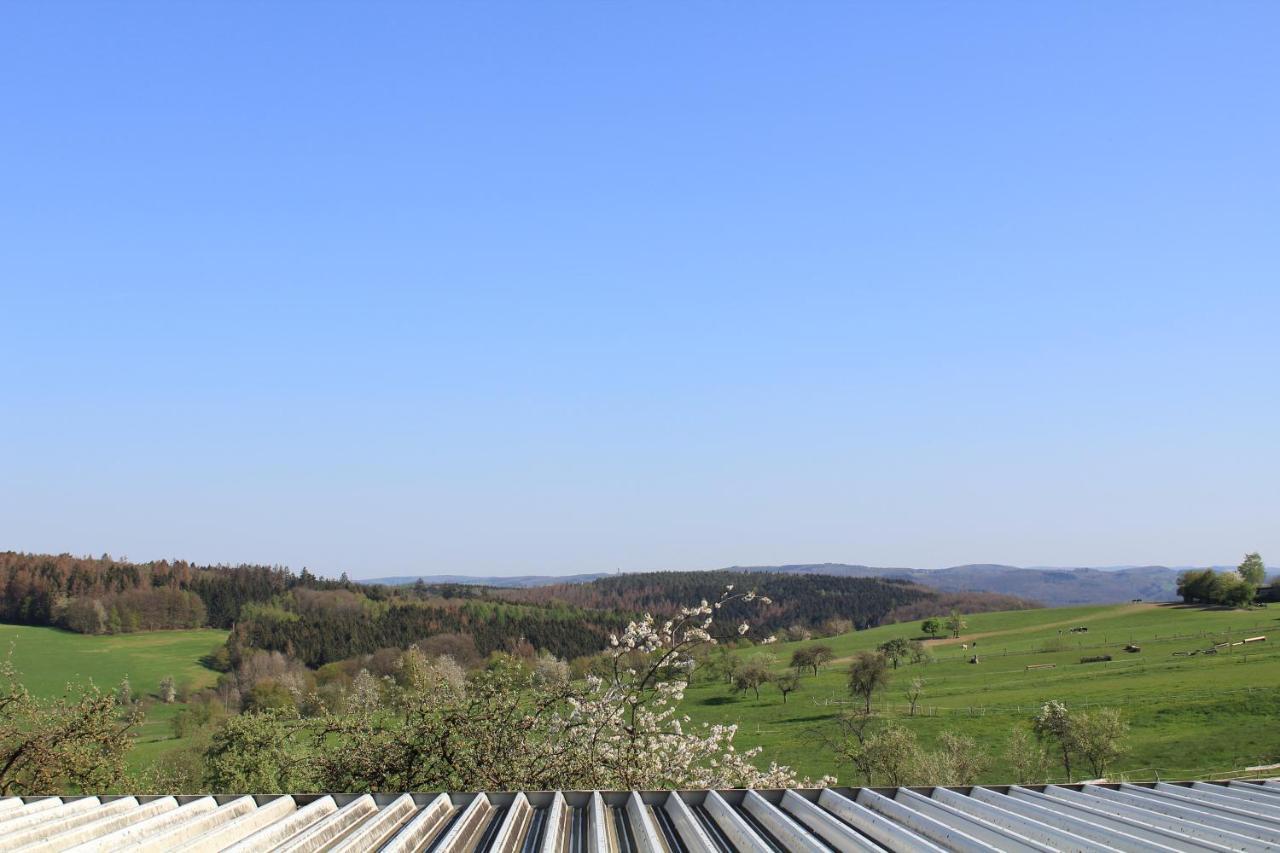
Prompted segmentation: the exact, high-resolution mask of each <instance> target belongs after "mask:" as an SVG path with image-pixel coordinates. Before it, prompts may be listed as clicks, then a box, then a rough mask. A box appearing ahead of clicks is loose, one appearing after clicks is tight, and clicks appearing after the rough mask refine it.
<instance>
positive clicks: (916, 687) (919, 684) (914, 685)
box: [906, 678, 924, 717]
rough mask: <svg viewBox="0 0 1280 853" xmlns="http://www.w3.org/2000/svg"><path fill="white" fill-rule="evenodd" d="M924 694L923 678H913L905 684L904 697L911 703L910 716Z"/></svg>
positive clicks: (913, 714) (914, 711)
mask: <svg viewBox="0 0 1280 853" xmlns="http://www.w3.org/2000/svg"><path fill="white" fill-rule="evenodd" d="M923 694H924V679H923V678H913V679H911V683H910V684H908V685H907V690H906V697H907V701H908V702H910V703H911V716H913V717H914V716H915V715H916V705H918V704H919V702H920V697H921V696H922V695H923Z"/></svg>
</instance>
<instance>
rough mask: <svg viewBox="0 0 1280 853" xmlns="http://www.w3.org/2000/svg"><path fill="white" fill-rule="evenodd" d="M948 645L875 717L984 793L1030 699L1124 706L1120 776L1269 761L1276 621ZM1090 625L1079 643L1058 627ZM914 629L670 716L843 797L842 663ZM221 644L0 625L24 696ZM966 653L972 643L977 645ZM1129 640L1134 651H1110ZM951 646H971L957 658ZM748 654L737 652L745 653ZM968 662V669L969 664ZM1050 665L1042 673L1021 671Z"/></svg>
mask: <svg viewBox="0 0 1280 853" xmlns="http://www.w3.org/2000/svg"><path fill="white" fill-rule="evenodd" d="M968 622H969V625H968V627H967V628H966V629H965V630H964V632H963V634H962V636H961V637H960V638H959V639H950V638H946V639H939V640H930V641H928V643H927V645H928V647H929V649H930V651H931V653H932V654H933V656H934V658H935V661H934V662H933V663H929V664H903V665H902V666H901V667H900V668H899V669H898V670H897V671H896V672H894V673H893V676H892V679H891V682H890V686H889V688H888V689H887V690H886V691H885V693H884V694H883V695H882V696H881V697H880V698H879V699H878V700H877V702H876V705H877V711H878V713H880V714H883V715H886V716H889V717H892V718H894V719H896V720H898V721H900V722H902V723H903V724H904V725H906V726H908V727H909V728H911V729H913V730H914V731H916V732H917V734H918V735H919V736H920V738H921V740H922V741H923V742H924V743H925V745H929V744H930V743H932V741H933V740H934V739H936V737H937V736H938V734H939V733H940V732H942V731H945V730H953V731H957V732H961V733H963V734H968V735H970V736H973V737H974V738H976V739H977V740H978V741H979V743H981V744H983V745H984V746H985V747H986V748H987V749H989V750H990V752H991V753H992V757H993V763H992V766H991V769H990V770H989V771H988V772H987V773H986V775H985V776H984V778H983V781H987V782H1002V781H1008V778H1009V774H1008V769H1007V768H1006V767H1005V765H1004V764H1003V763H1002V761H1001V756H1000V751H1001V746H1002V744H1003V743H1004V740H1005V739H1006V738H1007V736H1008V733H1009V731H1010V730H1011V729H1012V728H1013V727H1014V726H1018V725H1023V726H1026V725H1029V721H1030V719H1031V717H1032V715H1033V714H1034V713H1035V710H1036V708H1037V707H1038V706H1039V704H1040V703H1041V702H1044V701H1046V700H1048V699H1060V700H1062V701H1064V702H1066V703H1067V704H1068V706H1069V707H1074V708H1082V707H1088V706H1098V705H1102V706H1112V707H1117V708H1120V709H1122V711H1123V712H1124V714H1125V717H1126V719H1127V720H1128V722H1129V724H1130V726H1131V736H1130V747H1131V749H1130V752H1129V754H1128V755H1126V756H1125V757H1124V758H1123V759H1121V761H1120V762H1119V763H1118V765H1117V766H1116V768H1115V770H1116V771H1118V772H1120V773H1123V774H1125V775H1126V776H1128V778H1131V779H1135V780H1137V779H1150V778H1155V777H1156V776H1157V775H1159V776H1160V777H1162V778H1192V777H1197V776H1209V775H1222V774H1225V773H1226V772H1228V771H1230V770H1233V769H1239V768H1243V767H1246V766H1250V765H1258V764H1266V763H1272V762H1277V761H1280V608H1276V607H1273V608H1271V609H1269V610H1268V609H1258V610H1248V611H1245V610H1218V609H1204V608H1192V607H1181V606H1175V605H1153V604H1134V605H1117V606H1107V607H1074V608H1059V609H1053V610H1021V611H1013V612H1006V613H983V614H978V615H975V616H970V617H968ZM1078 625H1082V626H1087V627H1088V628H1089V631H1088V633H1087V634H1072V633H1069V632H1068V630H1067V629H1068V628H1070V627H1072V626H1078ZM1257 635H1266V636H1267V637H1268V640H1267V642H1265V643H1253V644H1249V645H1248V646H1236V647H1234V648H1231V649H1230V650H1226V649H1224V650H1223V651H1221V652H1220V653H1219V654H1217V655H1212V656H1205V655H1197V656H1195V657H1180V656H1175V655H1174V654H1173V653H1174V652H1179V651H1190V650H1192V649H1203V648H1207V647H1209V646H1211V645H1212V644H1213V643H1215V642H1221V641H1223V640H1224V639H1227V638H1228V637H1229V638H1231V639H1233V640H1241V639H1243V638H1245V637H1252V636H1257ZM922 636H923V635H922V634H921V631H920V623H918V622H917V623H906V624H900V625H890V626H886V627H883V628H873V629H871V630H867V631H858V632H854V633H851V634H844V635H842V636H839V637H834V638H830V639H824V640H815V641H813V642H811V643H782V644H778V645H776V646H769V647H767V651H768V652H769V653H772V654H774V655H776V656H777V670H778V671H779V672H781V671H783V669H784V668H785V665H786V663H787V661H788V660H789V659H790V657H791V653H792V652H793V651H794V650H795V649H797V648H800V647H802V646H805V645H813V644H816V643H823V644H825V645H828V646H831V647H832V648H833V649H834V650H835V652H836V654H837V661H836V662H835V663H833V664H831V665H829V666H828V667H827V668H826V669H824V670H823V671H822V673H821V674H820V675H818V676H817V677H813V676H806V677H805V678H804V679H803V680H802V686H801V688H800V690H798V691H797V692H795V693H793V694H792V695H791V697H790V701H788V702H787V703H785V704H784V703H783V702H782V700H781V696H780V695H779V693H778V691H777V690H776V689H774V688H773V687H772V686H771V685H766V686H765V687H764V688H762V690H761V698H760V699H759V700H757V699H755V697H754V696H752V695H751V694H746V695H738V694H735V693H733V692H732V690H731V689H730V688H729V687H728V686H727V685H725V684H724V683H722V682H711V683H705V682H704V683H697V684H695V685H694V686H692V687H691V688H690V689H689V690H688V691H687V693H686V698H685V702H684V704H683V710H684V711H685V712H686V713H688V714H689V715H690V716H691V717H692V718H693V719H694V721H695V722H736V723H738V725H739V734H738V740H737V743H738V744H739V746H740V747H750V746H757V745H759V746H762V747H764V750H765V751H764V754H763V755H762V756H761V758H762V760H763V761H765V762H767V761H778V762H779V763H782V764H790V765H791V766H793V767H795V768H796V769H797V770H799V771H801V772H802V773H804V774H808V775H811V776H817V775H821V774H824V773H833V774H835V775H837V776H840V777H841V781H843V782H846V783H853V784H856V783H857V781H858V780H856V779H854V778H853V777H852V775H851V772H850V771H849V769H848V768H845V767H840V766H838V765H837V764H836V763H835V761H834V759H833V757H832V756H831V754H830V752H829V750H828V749H826V748H825V746H824V741H823V735H824V733H827V732H830V731H831V729H832V720H833V719H834V718H835V716H836V715H838V714H839V713H840V712H841V711H843V710H844V709H846V708H848V707H850V704H849V703H850V702H851V699H850V697H849V695H848V693H847V691H846V690H845V675H844V670H845V666H846V664H847V662H848V660H849V658H850V657H851V656H852V655H853V654H854V653H856V652H858V651H860V650H863V649H873V648H875V647H876V646H877V645H878V644H880V643H882V642H884V641H885V640H887V639H891V638H894V637H907V638H912V639H916V638H922ZM225 639H226V633H225V632H223V631H213V630H201V631H163V632H154V633H139V634H124V635H117V636H107V637H89V636H84V635H80V634H71V633H67V632H64V631H58V630H55V629H52V628H32V627H23V626H13V625H0V640H2V641H3V642H4V644H5V645H6V646H8V645H9V644H12V647H13V657H14V662H15V664H16V665H17V666H18V668H19V669H20V670H21V671H22V673H23V677H24V682H25V683H26V684H27V686H28V687H29V688H30V689H31V690H32V692H34V693H36V694H38V695H42V696H53V695H57V694H59V693H61V691H62V690H63V687H64V686H65V685H66V684H67V683H68V682H87V681H90V680H92V681H93V682H94V683H96V684H98V685H100V686H102V687H104V688H114V687H115V686H116V685H118V684H119V683H120V680H121V679H122V678H123V677H124V676H125V675H126V674H128V676H129V678H130V682H131V684H132V686H133V689H134V691H135V693H141V694H154V693H155V692H156V690H157V689H158V686H159V683H160V680H161V679H162V678H164V677H165V676H167V675H172V676H173V677H174V678H175V679H176V680H177V681H178V682H179V683H183V682H185V683H186V684H187V685H189V686H191V687H193V688H195V687H202V686H205V685H209V684H212V683H213V682H214V681H215V680H216V678H217V674H216V673H215V672H213V671H211V670H209V669H206V668H205V667H203V666H201V664H200V662H199V661H200V658H201V657H202V656H203V655H205V654H207V653H208V652H210V651H212V650H213V649H214V648H215V647H216V646H218V645H220V644H221V643H222V642H223V641H224V640H225ZM975 640H976V642H977V644H976V646H975V645H974V642H975ZM1131 642H1132V643H1137V644H1139V645H1140V646H1141V649H1142V650H1141V652H1138V653H1136V654H1132V653H1127V652H1124V651H1123V650H1122V648H1123V646H1125V645H1126V644H1128V643H1131ZM962 644H965V645H968V646H970V648H968V649H963V648H962V647H961V645H962ZM759 651H762V650H761V649H743V650H740V651H739V652H738V654H742V655H749V654H754V653H758V652H759ZM974 654H977V655H978V656H979V660H980V662H979V663H978V664H971V663H969V662H968V661H969V658H970V656H972V655H974ZM1098 654H1110V655H1111V656H1112V657H1113V660H1112V661H1111V662H1109V663H1093V664H1082V663H1080V658H1081V657H1082V656H1085V655H1098ZM1038 664H1053V665H1054V668H1053V669H1040V670H1028V669H1027V667H1028V666H1030V665H1038ZM915 677H922V678H924V679H925V681H926V685H925V693H924V697H923V699H922V700H921V705H920V708H919V709H918V713H917V716H915V717H911V716H909V715H908V707H907V703H906V699H905V698H904V697H903V688H904V687H905V686H906V685H907V684H908V683H909V682H910V681H911V679H912V678H915ZM180 707H181V706H180V705H162V704H159V703H155V704H153V705H151V708H150V710H149V712H148V716H147V721H146V723H145V724H144V725H143V727H142V729H141V730H140V732H139V738H138V744H137V746H136V747H135V749H134V751H133V753H132V754H131V755H130V759H129V764H130V765H131V766H132V767H134V768H135V769H138V768H142V767H145V766H146V765H147V764H149V763H150V762H151V761H153V760H154V759H155V758H156V757H158V756H160V755H162V754H163V753H165V752H167V751H169V750H172V749H175V748H178V747H180V746H182V745H183V742H182V741H178V740H175V739H173V738H172V736H171V734H170V728H169V723H170V719H171V718H172V716H173V714H174V713H176V712H177V711H178V709H179V708H180Z"/></svg>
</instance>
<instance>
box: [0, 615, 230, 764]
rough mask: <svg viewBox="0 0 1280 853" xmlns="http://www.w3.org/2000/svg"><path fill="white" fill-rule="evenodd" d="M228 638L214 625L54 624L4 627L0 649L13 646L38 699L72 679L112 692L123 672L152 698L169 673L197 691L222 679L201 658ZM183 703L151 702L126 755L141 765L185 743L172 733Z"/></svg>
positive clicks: (61, 688)
mask: <svg viewBox="0 0 1280 853" xmlns="http://www.w3.org/2000/svg"><path fill="white" fill-rule="evenodd" d="M226 639H227V632H226V631H218V630H213V629H201V630H194V631H147V632H138V633H134V634H114V635H109V636H89V635H86V634H75V633H72V632H70V631H62V630H59V629H57V628H40V627H33V626H28V625H0V649H3V650H4V652H5V653H9V651H10V650H12V660H13V663H14V666H16V667H17V669H18V671H19V672H20V673H21V674H22V683H23V684H24V685H26V687H27V689H28V690H30V691H31V692H32V694H34V695H36V696H41V697H53V696H60V695H62V693H63V691H64V690H65V689H66V687H67V685H68V684H70V685H72V687H73V689H75V687H76V685H86V684H89V683H93V684H96V685H97V686H98V687H100V688H102V689H103V690H114V689H115V688H116V687H118V686H119V685H120V682H121V681H123V680H124V677H125V676H126V675H127V676H128V677H129V685H130V687H131V688H132V689H133V692H134V695H136V696H151V697H153V698H154V697H155V696H156V694H157V693H158V691H159V689H160V680H161V679H163V678H165V677H166V676H173V679H174V681H175V683H177V684H178V685H180V686H182V687H186V688H189V689H192V690H196V689H199V688H201V687H208V686H209V685H212V684H213V683H214V682H215V681H217V679H218V673H216V672H214V671H213V670H211V669H208V668H206V667H204V666H202V665H201V663H200V658H202V657H204V656H205V655H207V654H209V652H211V651H213V650H214V649H215V648H217V647H218V646H220V645H222V644H223V643H225V642H226ZM181 707H182V706H181V705H180V704H174V705H164V704H161V703H160V702H159V701H156V702H154V703H153V704H151V705H150V707H149V708H148V709H147V717H146V720H145V722H143V724H142V726H141V728H140V729H139V730H138V739H137V745H136V746H135V747H134V749H133V752H132V753H131V754H130V756H129V764H130V766H132V767H134V768H140V767H143V766H145V765H146V764H147V763H149V762H150V761H152V760H153V759H154V758H155V757H157V756H158V755H160V754H162V753H164V752H166V751H168V750H170V749H173V748H174V747H175V746H178V745H180V744H181V741H177V740H174V738H173V735H172V734H171V731H170V720H171V719H172V717H173V715H174V714H175V713H177V711H178V709H179V708H181Z"/></svg>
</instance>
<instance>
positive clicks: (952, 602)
mask: <svg viewBox="0 0 1280 853" xmlns="http://www.w3.org/2000/svg"><path fill="white" fill-rule="evenodd" d="M730 585H733V586H735V587H736V588H738V589H743V590H754V591H756V592H757V593H759V594H760V595H762V596H765V597H767V598H768V599H770V603H769V604H767V605H765V606H764V607H756V606H755V605H754V603H747V602H743V601H734V602H731V603H730V604H728V605H726V606H728V607H730V608H732V610H731V611H730V612H729V614H728V615H729V616H731V617H735V618H745V617H746V616H747V615H748V613H750V615H751V617H752V619H753V620H754V622H755V624H757V625H759V626H760V627H761V629H763V630H769V631H780V630H784V629H794V628H800V629H810V630H816V629H820V628H822V627H823V626H826V625H829V624H831V623H833V622H847V623H849V624H848V627H847V628H845V630H850V629H856V630H862V629H864V628H873V627H875V626H877V625H883V624H886V623H889V622H896V621H905V620H908V619H918V618H921V616H920V615H917V614H923V615H926V616H927V615H933V614H937V613H945V612H947V611H948V610H951V609H963V610H965V611H967V612H970V613H978V612H984V611H992V610H1020V609H1024V608H1028V607H1036V606H1038V605H1037V604H1036V603H1034V602H1030V601H1026V600H1024V599H1020V598H1015V597H1013V596H1008V595H998V594H994V593H959V594H952V593H939V592H938V591H936V590H933V589H930V588H929V587H926V586H921V585H920V584H917V583H913V582H911V581H907V580H898V579H893V578H858V577H834V576H831V575H819V574H812V575H797V574H784V573H780V572H735V571H727V570H721V571H711V572H645V573H638V574H625V575H613V576H610V577H606V578H600V579H598V580H594V581H591V582H589V583H579V584H558V585H552V586H541V587H530V588H527V589H503V590H495V591H494V594H496V595H500V596H502V597H504V598H507V599H509V600H512V601H522V602H530V603H544V604H545V603H551V602H562V603H565V604H572V605H576V606H578V607H583V608H595V609H615V610H622V611H624V612H633V613H644V612H652V613H657V614H665V615H669V614H671V613H674V612H675V611H676V610H677V609H679V608H680V607H681V606H682V605H683V604H684V603H685V602H688V601H698V600H700V599H707V600H712V599H714V598H715V597H716V595H717V594H718V593H719V591H720V590H723V589H724V588H725V587H726V586H730Z"/></svg>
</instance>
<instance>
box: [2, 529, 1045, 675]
mask: <svg viewBox="0 0 1280 853" xmlns="http://www.w3.org/2000/svg"><path fill="white" fill-rule="evenodd" d="M0 582H2V584H3V586H2V587H0V589H2V593H3V594H2V596H0V621H5V622H12V623H18V624H28V625H54V626H58V627H62V628H65V629H68V630H72V631H77V632H79V633H85V634H107V633H111V634H114V633H127V632H130V631H144V630H156V629H165V628H195V627H201V626H206V625H207V626H210V627H215V628H224V629H230V630H231V631H232V634H231V637H230V638H229V640H228V646H227V660H226V664H227V665H229V666H238V665H239V664H240V662H241V660H242V658H243V656H244V655H245V653H246V652H247V651H248V650H262V651H267V652H281V653H283V654H285V655H287V656H288V657H290V658H292V659H296V660H298V661H300V662H301V663H303V664H305V665H307V666H309V667H312V668H315V667H320V666H323V665H324V664H327V663H332V662H334V661H340V660H346V659H350V658H354V657H358V656H360V655H368V654H372V653H374V652H377V651H378V650H381V649H389V648H399V649H403V648H407V647H408V646H410V645H414V644H418V645H422V644H424V643H426V642H427V641H428V640H430V639H431V638H437V637H449V638H455V639H454V640H450V641H448V644H449V645H450V646H451V649H452V652H451V653H453V654H455V655H460V656H462V657H474V658H476V659H480V658H484V657H486V656H488V655H490V654H492V653H493V652H516V653H526V654H527V653H533V652H545V653H548V654H551V655H554V656H555V657H557V658H562V659H573V658H578V657H582V656H587V655H592V654H595V653H596V652H598V651H599V650H600V649H601V648H603V647H604V646H605V645H606V644H607V642H608V637H609V635H610V634H611V633H616V632H617V631H618V630H619V629H620V628H622V627H623V626H625V625H626V624H627V622H629V621H631V620H634V619H638V618H640V617H641V616H642V615H643V614H645V613H654V614H656V615H670V614H672V613H674V612H675V611H676V610H677V609H678V608H679V607H681V606H682V605H684V604H685V603H687V602H690V601H694V602H697V601H700V600H703V599H706V600H713V599H715V598H716V597H717V595H718V594H719V593H720V592H721V591H723V590H724V589H725V587H727V586H735V587H736V588H738V589H739V590H743V591H747V590H754V591H756V592H758V593H759V595H760V596H764V597H767V598H768V599H770V603H768V604H765V605H764V606H763V607H760V606H758V602H753V603H751V604H748V603H746V602H744V601H741V600H736V599H735V600H734V601H733V602H732V603H730V604H728V605H726V606H727V607H729V608H730V609H729V611H727V612H726V613H725V614H724V615H725V616H726V617H728V618H730V619H744V618H746V617H747V616H748V615H750V616H751V618H752V619H753V620H754V621H755V623H756V624H757V625H759V626H760V628H761V629H762V630H766V631H774V632H777V631H790V632H792V633H794V634H799V633H803V632H806V631H812V632H823V633H828V634H831V633H841V632H843V631H848V630H853V629H863V628H869V627H874V626H876V625H881V624H885V623H886V622H892V621H898V620H902V619H911V618H919V615H918V614H925V615H932V614H936V613H941V612H945V611H946V610H948V609H950V608H953V607H956V606H959V607H961V608H963V609H964V610H966V611H968V612H979V611H982V610H997V609H1014V608H1018V607H1026V606H1031V605H1030V603H1028V602H1025V601H1022V600H1019V599H1014V598H1011V597H1008V596H997V595H991V594H985V593H975V594H966V595H964V596H963V599H962V600H961V599H960V598H959V597H957V596H955V595H952V594H940V593H938V592H936V591H934V590H931V589H929V588H927V587H923V586H920V585H919V584H915V583H911V582H909V581H903V580H893V579H883V578H854V577H831V576H826V575H790V574H770V573H759V572H753V573H749V574H748V573H741V572H731V571H714V572H648V573H642V574H626V575H617V576H611V577H606V578H601V579H598V580H595V581H592V582H590V583H580V584H560V585H556V586H547V587H538V588H532V589H519V590H513V589H494V588H490V587H480V586H468V585H464V584H440V585H427V584H422V583H418V584H414V585H411V586H403V587H392V586H383V585H365V584H360V583H356V582H354V581H351V580H348V579H347V578H346V576H345V575H344V576H343V577H342V578H341V579H339V580H331V579H326V578H321V577H318V576H316V575H314V574H312V573H310V572H308V571H306V570H305V569H304V570H303V571H302V572H300V573H294V572H291V571H290V570H288V569H286V568H283V567H280V566H265V565H240V566H202V565H196V564H193V563H189V562H186V561H182V560H174V561H167V560H160V561H151V562H146V563H134V562H129V561H126V560H115V559H112V558H111V557H110V556H107V555H103V556H102V557H74V556H71V555H66V554H63V555H58V556H53V555H42V554H22V553H16V552H4V553H0Z"/></svg>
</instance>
